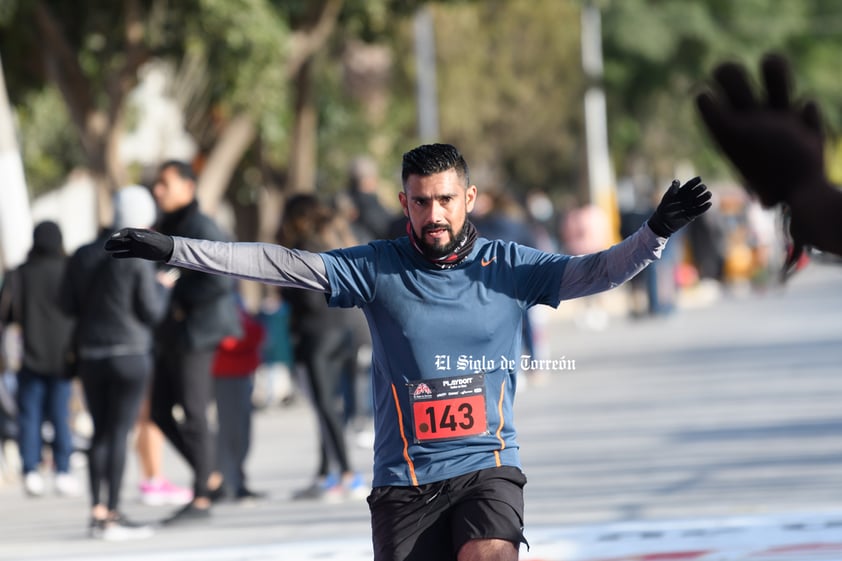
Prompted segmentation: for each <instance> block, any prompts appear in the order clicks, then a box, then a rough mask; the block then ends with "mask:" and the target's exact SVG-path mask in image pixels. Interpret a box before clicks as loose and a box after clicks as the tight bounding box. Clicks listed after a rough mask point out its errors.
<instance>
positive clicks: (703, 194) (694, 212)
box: [649, 177, 711, 238]
mask: <svg viewBox="0 0 842 561" xmlns="http://www.w3.org/2000/svg"><path fill="white" fill-rule="evenodd" d="M679 185H680V186H679ZM710 198H711V194H710V191H708V188H707V186H705V184H704V183H702V178H701V177H694V178H693V179H691V180H690V181H688V182H687V183H685V184H684V185H681V183H680V182H679V181H678V180H677V179H674V180H673V181H672V185H670V187H669V189H667V192H666V193H664V196H663V197H662V198H661V202H660V203H659V204H658V208H656V209H655V212H654V213H653V214H652V216H651V217H650V218H649V227H650V228H652V231H653V232H655V233H656V234H657V235H659V236H661V237H662V238H668V237H670V236H671V235H672V234H674V233H675V232H677V231H678V230H679V229H681V228H683V227H684V226H686V225H687V224H689V223H690V222H692V221H693V220H695V219H696V218H697V217H698V216H700V215H701V214H702V213H704V212H705V211H706V210H707V209H709V208H710V206H711V202H710Z"/></svg>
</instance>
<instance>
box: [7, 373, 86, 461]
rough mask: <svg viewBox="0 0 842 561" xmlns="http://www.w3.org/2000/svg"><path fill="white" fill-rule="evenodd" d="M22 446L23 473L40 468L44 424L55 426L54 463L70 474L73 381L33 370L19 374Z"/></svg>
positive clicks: (20, 444) (19, 430)
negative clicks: (44, 374) (47, 422)
mask: <svg viewBox="0 0 842 561" xmlns="http://www.w3.org/2000/svg"><path fill="white" fill-rule="evenodd" d="M17 399H18V447H19V448H20V455H21V462H22V463H23V473H29V472H31V471H36V470H37V469H38V464H40V463H41V448H42V447H43V445H44V443H43V441H42V440H41V425H42V424H43V423H44V421H49V422H50V424H52V425H53V442H52V446H51V447H52V451H53V461H54V462H55V469H56V472H58V473H67V472H68V471H70V454H71V453H72V452H73V439H72V436H71V434H70V419H69V417H70V410H69V409H70V408H69V403H70V380H68V379H66V378H60V377H57V376H42V375H41V374H36V373H35V372H32V371H31V370H27V369H25V368H24V369H22V370H21V371H20V372H19V373H18V395H17Z"/></svg>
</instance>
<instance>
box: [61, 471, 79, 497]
mask: <svg viewBox="0 0 842 561" xmlns="http://www.w3.org/2000/svg"><path fill="white" fill-rule="evenodd" d="M55 489H56V493H58V494H59V495H61V496H62V497H78V496H80V495H81V494H82V489H81V486H80V485H79V482H78V481H77V480H76V478H75V477H73V476H72V475H70V474H69V473H57V474H56V480H55Z"/></svg>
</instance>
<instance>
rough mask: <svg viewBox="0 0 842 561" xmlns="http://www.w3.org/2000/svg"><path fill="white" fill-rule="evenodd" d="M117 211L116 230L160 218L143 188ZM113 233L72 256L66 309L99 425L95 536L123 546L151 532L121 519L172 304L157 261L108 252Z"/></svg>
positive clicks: (93, 467)
mask: <svg viewBox="0 0 842 561" xmlns="http://www.w3.org/2000/svg"><path fill="white" fill-rule="evenodd" d="M114 210H115V214H114V230H117V229H119V228H123V227H148V226H149V225H151V224H152V223H153V222H154V221H155V203H154V200H153V199H152V196H151V194H150V193H149V191H148V190H147V189H146V188H144V187H140V186H132V187H126V188H124V189H121V190H120V191H118V192H117V194H116V195H115V198H114ZM112 232H113V230H112V231H110V232H103V234H102V235H101V236H100V237H99V238H98V239H97V240H95V241H94V242H92V243H90V244H88V245H86V246H83V247H81V248H79V250H77V251H76V253H75V254H74V255H73V257H71V259H70V262H69V263H68V266H67V272H66V276H65V279H64V282H63V285H62V287H63V294H62V306H63V308H64V309H65V311H66V312H67V313H68V314H70V315H72V316H74V317H75V318H76V334H75V343H76V344H75V346H76V355H77V357H78V360H79V367H78V372H79V378H80V379H81V381H82V387H83V388H84V390H85V399H86V402H87V406H88V411H89V412H90V414H91V418H92V420H93V425H94V435H93V439H92V441H91V445H90V448H89V450H88V472H89V477H90V493H91V521H90V534H91V537H93V538H97V539H103V540H108V541H118V540H127V539H136V538H142V537H147V536H149V535H151V533H152V532H151V529H150V528H149V527H146V526H138V525H136V524H132V523H131V522H129V521H128V520H126V518H125V516H123V515H122V514H121V512H120V510H119V504H120V487H121V485H122V481H123V471H124V468H125V464H126V446H127V440H128V436H129V432H130V431H131V430H132V427H133V426H134V423H135V421H136V420H137V416H138V411H139V410H140V403H141V400H142V399H143V396H144V395H145V393H146V392H147V389H148V384H149V380H150V378H151V375H152V328H153V326H154V325H156V324H157V323H158V322H159V321H160V319H161V317H162V316H163V314H164V313H165V310H166V306H167V300H168V299H167V298H166V294H167V289H166V288H165V287H164V284H162V283H161V282H158V276H157V273H156V271H155V268H154V264H152V263H151V262H141V260H139V259H112V258H111V257H110V256H109V255H108V254H107V253H106V252H105V251H103V249H102V247H103V245H104V244H105V241H106V240H107V239H108V237H109V236H110V234H111V233H112ZM163 278H164V277H162V280H163ZM103 491H106V493H107V495H104V493H103Z"/></svg>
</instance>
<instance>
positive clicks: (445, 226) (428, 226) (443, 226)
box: [421, 224, 453, 235]
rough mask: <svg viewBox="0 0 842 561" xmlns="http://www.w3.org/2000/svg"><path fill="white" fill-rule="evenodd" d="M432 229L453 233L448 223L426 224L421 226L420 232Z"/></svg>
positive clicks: (423, 232) (424, 232)
mask: <svg viewBox="0 0 842 561" xmlns="http://www.w3.org/2000/svg"><path fill="white" fill-rule="evenodd" d="M433 230H446V231H447V232H448V233H449V234H451V235H453V229H452V228H451V227H450V225H449V224H426V225H425V226H424V227H423V228H421V234H426V233H427V232H431V231H433Z"/></svg>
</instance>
